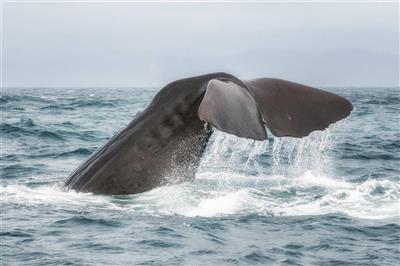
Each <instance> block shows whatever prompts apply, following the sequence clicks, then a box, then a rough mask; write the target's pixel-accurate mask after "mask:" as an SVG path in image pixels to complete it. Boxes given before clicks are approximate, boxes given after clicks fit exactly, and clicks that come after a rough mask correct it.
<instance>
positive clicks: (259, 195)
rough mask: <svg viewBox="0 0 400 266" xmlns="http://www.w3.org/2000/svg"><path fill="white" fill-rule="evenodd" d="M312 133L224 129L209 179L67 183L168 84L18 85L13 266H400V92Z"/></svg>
mask: <svg viewBox="0 0 400 266" xmlns="http://www.w3.org/2000/svg"><path fill="white" fill-rule="evenodd" d="M328 90H330V91H333V92H335V93H337V94H339V95H342V96H344V97H346V98H348V99H349V100H350V101H351V102H352V103H353V105H354V110H353V112H352V114H351V115H350V116H349V117H348V118H347V119H345V120H343V121H340V122H338V123H336V124H335V125H332V126H331V127H330V128H329V129H327V130H325V131H316V132H313V133H312V134H311V135H310V136H308V137H306V138H303V139H294V138H289V137H286V138H275V137H273V136H272V135H271V134H269V139H268V140H266V141H263V142H259V141H253V140H246V139H239V138H237V137H235V136H233V135H229V134H226V133H221V132H214V133H213V135H212V136H211V140H210V142H209V144H208V146H207V149H206V152H205V155H204V157H203V159H202V162H201V165H200V168H199V170H198V173H197V175H196V178H195V180H194V181H192V182H185V183H182V184H177V185H176V184H175V185H170V186H163V187H159V188H156V189H154V190H151V191H149V192H145V193H141V194H137V195H129V196H101V195H93V194H90V193H77V192H75V191H67V190H66V189H65V188H64V187H63V185H62V184H63V180H64V179H65V178H66V177H67V176H68V175H69V174H70V173H71V172H72V171H73V170H74V169H75V168H76V167H77V166H78V165H79V164H80V163H82V162H83V161H84V160H85V159H86V158H88V157H89V156H90V154H91V153H93V152H94V151H95V150H96V149H97V148H98V147H100V146H101V145H102V144H104V143H105V142H106V141H107V139H109V138H110V137H111V136H112V135H113V134H114V133H116V132H117V131H118V130H119V129H120V128H122V127H124V126H125V125H127V124H128V122H129V121H130V120H131V119H132V118H133V117H134V116H135V114H136V113H137V112H139V111H141V110H143V109H144V108H145V107H146V106H147V104H149V102H150V101H151V99H152V98H153V96H154V95H155V94H156V93H157V91H158V89H142V88H6V89H3V92H2V95H1V98H0V102H1V111H2V121H1V123H2V124H1V166H0V167H1V181H0V182H1V198H0V202H1V232H0V236H1V251H0V252H1V263H0V264H1V265H253V264H260V265H379V266H382V265H399V263H400V250H399V248H400V206H399V198H400V197H399V196H400V182H399V181H400V180H399V177H400V175H399V172H400V141H399V140H400V122H399V121H400V120H399V114H400V90H399V89H393V88H329V89H328Z"/></svg>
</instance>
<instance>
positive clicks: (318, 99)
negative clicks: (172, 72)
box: [198, 78, 353, 140]
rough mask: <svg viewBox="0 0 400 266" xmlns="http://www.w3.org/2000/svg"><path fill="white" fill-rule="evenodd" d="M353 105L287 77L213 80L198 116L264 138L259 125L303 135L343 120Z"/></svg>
mask: <svg viewBox="0 0 400 266" xmlns="http://www.w3.org/2000/svg"><path fill="white" fill-rule="evenodd" d="M352 109H353V106H352V104H351V103H350V102H349V101H348V100H347V99H345V98H343V97H341V96H338V95H336V94H333V93H331V92H327V91H323V90H320V89H316V88H312V87H308V86H305V85H301V84H298V83H294V82H290V81H285V80H280V79H272V78H262V79H256V80H251V81H244V82H243V83H238V82H235V81H230V80H217V79H212V80H210V81H209V82H208V85H207V90H206V92H205V95H204V98H203V100H202V102H201V104H200V106H199V109H198V116H199V118H200V120H202V121H207V122H209V123H211V124H212V125H213V126H215V127H216V128H217V129H219V130H221V131H225V132H227V133H231V134H234V135H236V136H239V137H244V138H251V139H255V140H264V139H266V138H267V133H266V131H265V127H264V125H263V124H265V125H266V126H267V127H268V129H269V130H270V131H271V133H272V134H273V135H275V136H277V137H283V136H291V137H296V138H301V137H304V136H307V135H309V134H310V133H311V132H312V131H314V130H323V129H326V128H327V127H328V126H329V125H330V124H332V123H335V122H336V121H338V120H341V119H344V118H345V117H347V116H348V115H349V114H350V112H351V110H352Z"/></svg>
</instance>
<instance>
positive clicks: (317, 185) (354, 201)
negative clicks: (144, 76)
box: [0, 128, 400, 219]
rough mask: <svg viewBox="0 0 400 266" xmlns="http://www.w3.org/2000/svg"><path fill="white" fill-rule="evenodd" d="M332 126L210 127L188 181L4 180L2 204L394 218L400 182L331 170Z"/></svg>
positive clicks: (199, 213)
mask: <svg viewBox="0 0 400 266" xmlns="http://www.w3.org/2000/svg"><path fill="white" fill-rule="evenodd" d="M334 130H335V129H334V128H330V129H328V130H326V131H324V132H313V133H312V134H310V136H308V137H306V138H303V139H295V138H275V137H270V139H269V140H266V141H263V142H258V141H253V140H246V139H240V138H237V137H235V136H233V135H228V134H225V133H220V132H215V133H214V134H213V135H212V137H211V140H210V143H209V145H208V147H207V150H206V152H205V155H204V158H203V160H202V162H201V164H200V167H199V170H198V173H197V175H196V179H195V180H194V181H193V182H185V183H182V184H174V185H169V186H163V187H159V188H157V189H154V190H152V191H149V192H146V193H142V194H139V195H132V196H126V197H123V198H119V197H110V196H98V195H92V194H88V193H76V192H72V191H65V190H63V189H62V188H61V187H60V186H51V187H49V186H48V185H46V186H39V187H36V188H30V187H26V186H24V185H10V186H6V187H3V188H2V191H1V194H2V195H1V197H0V201H1V204H23V205H27V204H28V205H33V206H36V205H41V204H52V205H57V206H58V207H60V206H61V207H62V208H71V209H76V208H81V209H87V208H91V209H93V208H102V209H103V208H105V209H110V210H113V211H123V212H133V213H142V214H146V215H170V214H179V215H185V216H216V215H230V214H238V213H245V214H246V213H258V214H262V215H283V216H285V215H290V216H292V215H320V214H326V213H337V212H340V213H345V214H347V215H350V216H354V217H359V218H370V219H386V218H390V217H398V216H399V211H398V198H399V196H400V185H399V184H397V183H395V182H392V181H390V180H367V181H363V182H361V183H360V182H359V183H355V182H350V181H346V180H345V179H343V178H342V177H340V176H337V175H336V174H335V171H334V170H335V167H334V166H335V162H334V156H332V155H333V152H334V143H335V142H334V141H333V137H332V136H333V135H334V133H333V132H334Z"/></svg>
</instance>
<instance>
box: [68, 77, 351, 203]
mask: <svg viewBox="0 0 400 266" xmlns="http://www.w3.org/2000/svg"><path fill="white" fill-rule="evenodd" d="M352 109H353V106H352V104H351V103H350V101H348V100H347V99H346V98H344V97H342V96H339V95H336V94H334V93H331V92H328V91H324V90H321V89H317V88H313V87H310V86H306V85H302V84H299V83H295V82H291V81H287V80H282V79H276V78H259V79H253V80H240V79H238V78H236V77H235V76H233V75H230V74H228V73H222V72H220V73H211V74H205V75H201V76H196V77H190V78H185V79H180V80H176V81H173V82H171V83H169V84H167V85H166V86H165V87H163V88H162V89H160V90H159V92H158V93H157V94H156V96H155V97H154V99H153V100H152V101H151V103H150V104H149V105H148V106H147V107H146V108H145V109H144V110H143V111H141V112H140V113H138V114H137V115H136V116H135V117H134V118H133V119H132V121H131V122H130V123H129V124H128V125H127V126H126V127H125V128H123V129H121V130H120V131H118V132H117V133H116V134H115V135H114V136H112V137H111V138H110V139H109V140H108V141H107V142H106V143H105V144H104V145H103V146H101V147H100V148H99V149H98V150H96V151H95V152H94V153H93V154H92V155H91V156H90V157H89V158H88V159H87V160H86V161H84V162H83V163H82V164H81V165H79V166H78V167H77V169H76V170H75V171H74V172H72V174H71V175H70V176H68V177H67V179H66V180H65V181H64V185H65V186H66V187H67V188H68V189H72V190H76V191H78V192H91V193H94V194H107V195H127V194H136V193H142V192H145V191H148V190H151V189H154V188H156V187H159V186H163V185H169V184H175V183H181V182H185V181H190V180H193V179H194V178H195V175H196V172H197V169H198V166H199V164H200V161H201V158H202V155H203V153H204V151H205V148H206V145H207V142H208V140H209V139H210V136H211V134H212V133H213V131H214V130H219V131H223V132H226V133H229V134H233V135H236V136H237V137H240V138H248V139H253V140H256V141H263V140H265V139H267V138H268V135H267V131H269V132H270V134H272V135H274V136H276V137H294V138H302V137H305V136H307V135H309V134H310V133H311V132H313V131H315V130H324V129H326V128H327V127H329V125H331V124H333V123H335V122H337V121H339V120H342V119H344V118H346V117H347V116H348V115H349V114H350V113H351V111H352ZM171 177H174V178H171Z"/></svg>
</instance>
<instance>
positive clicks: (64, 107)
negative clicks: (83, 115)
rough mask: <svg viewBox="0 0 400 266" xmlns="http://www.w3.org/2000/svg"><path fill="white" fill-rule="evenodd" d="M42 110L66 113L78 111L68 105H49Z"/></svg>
mask: <svg viewBox="0 0 400 266" xmlns="http://www.w3.org/2000/svg"><path fill="white" fill-rule="evenodd" d="M40 110H65V111H74V110H76V109H75V108H74V107H72V106H68V105H61V104H59V105H57V104H51V105H47V106H44V107H41V108H40Z"/></svg>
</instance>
